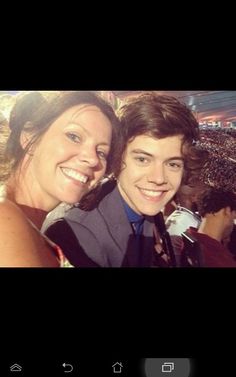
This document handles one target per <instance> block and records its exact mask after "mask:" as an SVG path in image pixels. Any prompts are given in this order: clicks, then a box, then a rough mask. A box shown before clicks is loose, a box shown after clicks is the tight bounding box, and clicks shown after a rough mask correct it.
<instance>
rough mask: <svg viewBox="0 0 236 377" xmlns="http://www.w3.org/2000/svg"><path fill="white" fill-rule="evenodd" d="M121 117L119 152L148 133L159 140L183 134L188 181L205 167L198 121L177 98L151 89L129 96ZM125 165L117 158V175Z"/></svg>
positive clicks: (119, 113) (115, 167) (121, 152)
mask: <svg viewBox="0 0 236 377" xmlns="http://www.w3.org/2000/svg"><path fill="white" fill-rule="evenodd" d="M118 116H119V119H120V121H121V129H122V145H121V149H120V151H119V155H123V153H124V151H125V149H126V147H127V144H128V143H129V142H130V141H132V140H133V139H134V138H135V137H136V136H139V135H144V134H146V135H149V136H151V137H154V138H158V139H162V138H165V137H169V136H175V135H183V147H182V150H183V156H184V160H185V171H186V172H185V183H190V180H189V176H190V175H191V176H193V171H195V170H196V169H197V168H198V166H199V165H200V166H201V159H202V155H201V157H200V153H199V152H198V150H196V148H195V147H194V144H195V142H196V140H198V138H199V127H198V122H197V120H196V119H195V117H194V115H193V114H192V112H191V110H190V109H189V108H188V107H187V106H186V105H185V104H183V103H181V102H180V101H178V100H177V99H176V98H175V97H171V96H166V95H160V94H156V93H154V92H148V93H145V94H141V95H139V96H138V97H133V98H131V99H129V100H128V101H127V102H126V103H125V104H124V105H123V106H122V107H121V108H120V109H119V110H118ZM121 166H122V161H120V160H117V161H115V165H114V167H113V170H114V172H115V174H116V176H118V175H119V173H120V170H121ZM188 173H191V174H188ZM191 182H192V180H191Z"/></svg>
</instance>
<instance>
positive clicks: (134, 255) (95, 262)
mask: <svg viewBox="0 0 236 377" xmlns="http://www.w3.org/2000/svg"><path fill="white" fill-rule="evenodd" d="M153 224H154V219H153V217H148V216H146V217H145V221H144V226H143V235H142V240H141V249H142V252H141V255H138V254H139V253H138V252H137V244H136V238H135V236H134V233H133V229H132V227H131V225H130V223H129V221H128V218H127V215H126V212H125V210H124V205H123V202H122V199H121V196H120V194H119V191H118V188H117V187H115V189H113V191H112V192H110V193H108V194H107V195H106V196H105V197H104V198H103V199H102V200H101V201H100V202H99V203H98V205H97V207H96V208H94V209H92V210H91V211H84V210H81V209H79V208H72V209H71V210H69V211H68V212H67V213H66V214H65V216H64V218H63V219H59V220H57V221H56V222H54V223H53V224H52V225H51V226H50V227H49V228H48V229H47V231H46V234H47V236H48V237H49V238H51V239H52V240H53V241H54V242H56V243H57V244H58V245H59V246H61V248H62V250H63V252H64V254H65V256H66V257H67V258H68V259H69V261H70V262H71V263H72V264H73V265H74V266H76V267H150V266H151V265H152V260H153V254H154V238H153Z"/></svg>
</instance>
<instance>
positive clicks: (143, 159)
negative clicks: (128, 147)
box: [135, 156, 148, 164]
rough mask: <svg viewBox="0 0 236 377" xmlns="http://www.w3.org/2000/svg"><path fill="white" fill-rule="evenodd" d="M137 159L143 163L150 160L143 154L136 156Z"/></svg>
mask: <svg viewBox="0 0 236 377" xmlns="http://www.w3.org/2000/svg"><path fill="white" fill-rule="evenodd" d="M135 160H136V161H137V162H139V163H141V164H145V163H147V162H148V159H147V158H146V157H142V156H140V157H135Z"/></svg>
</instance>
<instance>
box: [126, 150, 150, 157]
mask: <svg viewBox="0 0 236 377" xmlns="http://www.w3.org/2000/svg"><path fill="white" fill-rule="evenodd" d="M131 153H134V154H140V153H142V154H145V155H146V156H149V157H153V155H152V154H151V153H148V152H146V151H144V150H142V149H134V150H133V151H131Z"/></svg>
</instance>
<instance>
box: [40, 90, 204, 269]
mask: <svg viewBox="0 0 236 377" xmlns="http://www.w3.org/2000/svg"><path fill="white" fill-rule="evenodd" d="M118 115H119V117H120V120H121V128H122V129H121V134H122V135H121V143H120V153H119V156H120V158H119V156H117V158H116V161H115V163H114V166H113V171H114V176H115V177H116V178H115V179H116V181H117V182H114V181H113V182H112V183H110V182H108V183H106V184H105V185H103V186H102V191H101V193H100V197H99V198H98V199H97V200H96V206H94V205H93V207H91V206H90V208H89V210H83V209H81V208H84V207H83V203H81V204H80V208H73V209H71V210H70V211H68V212H67V213H66V215H65V216H64V218H63V219H59V220H58V221H56V222H54V223H53V224H52V225H51V226H50V227H49V228H48V229H47V231H46V234H47V235H48V236H49V237H50V238H51V239H52V240H53V241H55V242H56V243H58V244H59V245H60V246H61V247H62V249H63V251H64V253H65V254H66V256H67V258H68V259H69V260H70V262H71V263H72V264H73V265H74V266H76V267H151V266H155V265H156V264H157V265H158V264H159V263H158V261H157V260H158V258H157V252H156V251H155V242H156V241H155V237H154V223H155V216H156V215H157V214H158V213H160V211H161V210H162V209H163V208H164V206H165V205H166V204H167V203H168V202H169V201H170V200H171V199H172V197H173V196H174V195H175V193H176V192H177V190H178V189H179V187H180V184H181V182H182V180H183V176H184V174H185V178H186V181H188V178H189V174H188V173H189V172H190V171H192V170H194V169H196V168H197V164H196V161H197V158H196V151H195V149H194V146H193V144H194V142H195V141H196V140H197V139H198V135H199V129H198V123H197V121H196V119H195V118H194V116H193V114H192V113H191V111H190V110H189V109H188V108H187V106H185V105H184V104H182V103H180V102H179V101H178V100H177V99H175V98H174V97H169V96H164V95H157V94H154V93H145V94H143V95H140V96H138V97H135V98H131V99H130V100H129V101H127V103H126V104H125V105H124V106H122V108H121V109H120V110H119V113H118ZM87 209H88V208H87Z"/></svg>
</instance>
